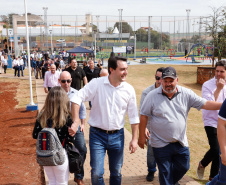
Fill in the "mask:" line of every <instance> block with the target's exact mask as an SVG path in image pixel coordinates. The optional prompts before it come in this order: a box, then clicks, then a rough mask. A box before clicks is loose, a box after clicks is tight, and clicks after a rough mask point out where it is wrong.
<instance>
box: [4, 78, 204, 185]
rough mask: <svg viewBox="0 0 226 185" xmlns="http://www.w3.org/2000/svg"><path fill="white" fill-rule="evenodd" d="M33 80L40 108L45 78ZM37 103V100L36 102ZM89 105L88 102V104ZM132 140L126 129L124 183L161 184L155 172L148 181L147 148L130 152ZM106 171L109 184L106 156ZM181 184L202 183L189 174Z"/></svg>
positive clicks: (86, 168) (87, 179) (88, 182)
mask: <svg viewBox="0 0 226 185" xmlns="http://www.w3.org/2000/svg"><path fill="white" fill-rule="evenodd" d="M1 77H6V78H18V77H14V76H13V74H4V76H3V75H2V76H1ZM22 78H23V79H25V80H28V79H29V78H28V77H27V76H25V77H22ZM32 80H35V81H36V93H37V101H38V102H37V103H38V108H39V110H41V108H42V107H43V105H44V102H45V98H46V94H45V92H44V88H43V80H41V79H35V78H34V77H33V78H32ZM35 103H36V102H35ZM86 105H87V106H88V104H86ZM88 116H89V110H87V121H88ZM88 132H89V125H88V124H86V129H85V140H86V146H87V157H86V161H85V166H84V171H85V177H84V182H85V184H86V185H91V173H90V171H91V168H90V151H89V133H88ZM130 140H131V134H130V132H129V131H127V130H126V129H125V148H124V163H123V167H122V185H142V184H154V185H157V184H159V181H158V173H155V178H154V181H153V182H147V181H146V175H147V164H146V157H147V156H146V154H147V150H146V149H144V150H142V149H140V148H138V149H137V151H136V152H135V153H134V154H130V153H129V142H130ZM104 168H105V173H104V180H105V184H109V175H110V173H109V170H108V160H107V157H105V167H104ZM45 177H46V176H45ZM46 184H48V178H47V177H46ZM75 184H76V183H75V182H74V181H73V175H72V174H71V175H70V179H69V185H75ZM180 184H181V185H200V184H199V183H198V182H196V181H195V180H193V179H192V178H190V177H188V176H184V178H183V179H182V180H181V181H180Z"/></svg>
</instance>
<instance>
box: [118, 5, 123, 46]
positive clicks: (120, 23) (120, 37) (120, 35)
mask: <svg viewBox="0 0 226 185" xmlns="http://www.w3.org/2000/svg"><path fill="white" fill-rule="evenodd" d="M118 11H119V42H122V11H123V9H118Z"/></svg>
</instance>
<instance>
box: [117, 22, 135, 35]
mask: <svg viewBox="0 0 226 185" xmlns="http://www.w3.org/2000/svg"><path fill="white" fill-rule="evenodd" d="M120 24H121V22H120ZM115 27H117V28H118V30H119V22H116V23H115V25H114V28H115ZM119 31H120V30H119ZM122 33H130V34H131V35H133V34H134V33H133V29H132V27H131V26H130V25H129V24H128V22H122Z"/></svg>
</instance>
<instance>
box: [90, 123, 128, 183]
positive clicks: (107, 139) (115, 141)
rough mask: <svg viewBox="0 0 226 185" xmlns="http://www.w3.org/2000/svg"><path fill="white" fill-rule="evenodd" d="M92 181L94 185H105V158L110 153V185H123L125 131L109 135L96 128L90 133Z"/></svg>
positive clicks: (91, 128) (92, 128)
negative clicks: (122, 169)
mask: <svg viewBox="0 0 226 185" xmlns="http://www.w3.org/2000/svg"><path fill="white" fill-rule="evenodd" d="M89 147H90V166H91V168H92V169H91V180H92V184H93V185H104V184H105V183H104V179H103V174H104V158H105V153H106V151H107V153H108V160H109V170H110V183H109V184H110V185H121V180H122V177H121V176H122V175H121V168H122V164H123V151H124V129H123V128H122V129H121V130H119V131H118V132H117V133H113V134H107V133H104V132H102V131H100V130H98V129H96V128H94V127H90V133H89Z"/></svg>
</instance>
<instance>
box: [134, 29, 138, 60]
mask: <svg viewBox="0 0 226 185" xmlns="http://www.w3.org/2000/svg"><path fill="white" fill-rule="evenodd" d="M134 33H135V34H134V58H133V60H136V52H137V51H136V42H137V32H136V31H135V32H134Z"/></svg>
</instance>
